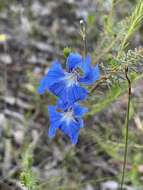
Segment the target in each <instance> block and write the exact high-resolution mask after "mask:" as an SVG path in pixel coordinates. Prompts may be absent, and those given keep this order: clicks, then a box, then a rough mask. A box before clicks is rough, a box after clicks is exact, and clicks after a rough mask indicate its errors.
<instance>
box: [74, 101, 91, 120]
mask: <svg viewBox="0 0 143 190" xmlns="http://www.w3.org/2000/svg"><path fill="white" fill-rule="evenodd" d="M73 110H74V114H75V116H77V117H82V116H84V114H85V113H86V112H87V111H88V109H87V108H85V107H81V106H80V105H78V104H75V105H74V106H73Z"/></svg>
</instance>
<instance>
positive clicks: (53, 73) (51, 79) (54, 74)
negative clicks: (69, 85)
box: [38, 61, 65, 94]
mask: <svg viewBox="0 0 143 190" xmlns="http://www.w3.org/2000/svg"><path fill="white" fill-rule="evenodd" d="M64 76H65V74H64V70H63V69H62V67H61V65H60V63H58V62H57V61H54V62H53V64H52V67H51V68H50V70H49V72H48V73H47V75H46V76H44V77H43V79H42V80H41V82H40V86H39V88H38V92H39V94H43V93H44V92H45V91H46V90H47V89H49V87H50V86H51V85H52V84H54V83H55V82H57V81H60V80H61V79H62V78H63V77H64Z"/></svg>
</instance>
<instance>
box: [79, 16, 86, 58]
mask: <svg viewBox="0 0 143 190" xmlns="http://www.w3.org/2000/svg"><path fill="white" fill-rule="evenodd" d="M80 25H81V36H82V40H83V52H84V57H85V56H86V54H87V31H86V29H87V26H86V22H85V21H84V20H81V21H80Z"/></svg>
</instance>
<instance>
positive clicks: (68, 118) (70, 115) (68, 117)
mask: <svg viewBox="0 0 143 190" xmlns="http://www.w3.org/2000/svg"><path fill="white" fill-rule="evenodd" d="M62 120H64V121H66V122H67V124H69V123H70V121H72V120H74V117H73V111H72V110H70V111H67V112H65V113H63V118H62Z"/></svg>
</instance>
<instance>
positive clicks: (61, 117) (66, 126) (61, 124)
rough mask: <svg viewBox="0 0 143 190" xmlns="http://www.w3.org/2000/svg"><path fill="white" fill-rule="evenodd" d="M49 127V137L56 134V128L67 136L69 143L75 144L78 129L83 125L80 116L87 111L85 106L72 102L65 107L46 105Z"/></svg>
mask: <svg viewBox="0 0 143 190" xmlns="http://www.w3.org/2000/svg"><path fill="white" fill-rule="evenodd" d="M48 111H49V117H50V127H49V137H51V138H52V137H54V136H55V135H56V131H57V129H59V130H61V131H62V132H63V133H64V134H65V135H67V136H69V138H70V140H71V143H72V144H76V143H77V141H78V136H79V132H80V129H81V128H82V127H83V126H84V125H83V119H82V116H83V115H84V114H85V113H86V112H87V108H84V107H81V106H80V105H78V104H73V105H72V106H70V107H68V108H67V109H65V108H64V106H63V108H62V106H61V107H60V110H59V108H58V106H48Z"/></svg>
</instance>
